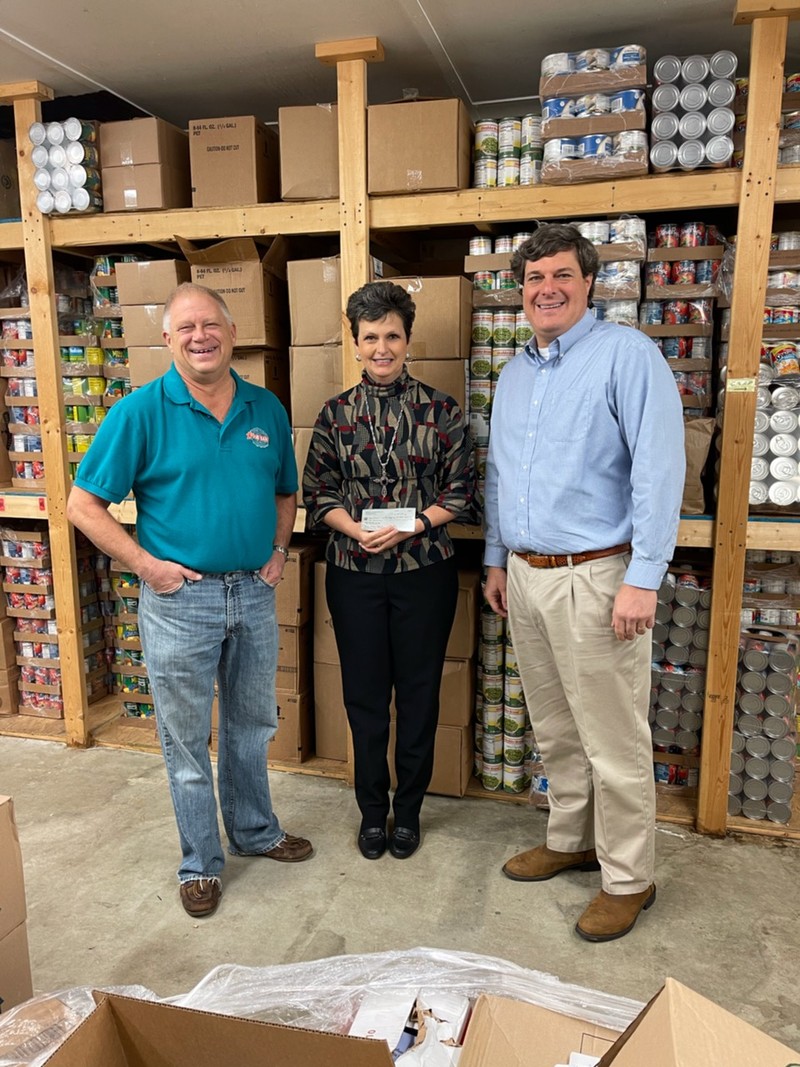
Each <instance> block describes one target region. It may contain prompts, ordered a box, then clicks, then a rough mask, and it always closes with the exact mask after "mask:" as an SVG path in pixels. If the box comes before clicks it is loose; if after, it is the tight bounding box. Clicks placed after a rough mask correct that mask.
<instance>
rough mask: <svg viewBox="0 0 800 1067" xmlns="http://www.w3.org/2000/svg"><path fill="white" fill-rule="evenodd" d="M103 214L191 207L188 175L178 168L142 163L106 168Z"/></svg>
mask: <svg viewBox="0 0 800 1067" xmlns="http://www.w3.org/2000/svg"><path fill="white" fill-rule="evenodd" d="M102 178H103V210H104V211H152V210H157V209H162V208H177V207H189V174H188V171H184V170H181V169H180V168H179V167H176V168H173V167H171V166H168V165H164V164H161V163H140V164H136V166H132V167H103V168H102Z"/></svg>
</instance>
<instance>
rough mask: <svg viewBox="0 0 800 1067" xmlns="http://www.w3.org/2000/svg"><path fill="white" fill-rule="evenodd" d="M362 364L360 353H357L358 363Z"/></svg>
mask: <svg viewBox="0 0 800 1067" xmlns="http://www.w3.org/2000/svg"><path fill="white" fill-rule="evenodd" d="M360 362H361V356H359V354H358V352H356V363H360Z"/></svg>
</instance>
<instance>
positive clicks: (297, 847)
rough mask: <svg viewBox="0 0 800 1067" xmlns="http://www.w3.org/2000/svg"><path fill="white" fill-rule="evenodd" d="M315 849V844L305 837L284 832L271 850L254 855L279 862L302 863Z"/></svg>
mask: <svg viewBox="0 0 800 1067" xmlns="http://www.w3.org/2000/svg"><path fill="white" fill-rule="evenodd" d="M313 851H314V846H313V845H312V844H311V842H310V841H306V839H305V838H304V837H292V835H291V834H284V835H283V837H282V838H281V839H280V841H279V842H278V843H277V845H275V847H274V848H271V849H270V850H269V852H254V853H252V855H254V856H264V858H265V859H268V860H277V861H278V862H279V863H300V862H301V861H302V860H307V859H308V858H309V856H310V855H311V854H312V852H313Z"/></svg>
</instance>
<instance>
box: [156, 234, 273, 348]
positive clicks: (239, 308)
mask: <svg viewBox="0 0 800 1067" xmlns="http://www.w3.org/2000/svg"><path fill="white" fill-rule="evenodd" d="M176 239H177V241H178V244H179V245H180V248H181V251H182V252H183V254H184V256H186V259H187V260H188V261H189V263H190V264H191V269H192V281H193V282H197V283H198V284H199V285H206V286H208V288H209V289H214V290H215V291H216V292H218V293H219V294H220V296H221V297H222V298H223V299H224V301H225V303H226V304H227V305H228V309H229V311H230V313H231V315H232V317H233V321H234V322H235V323H236V331H237V336H236V344H237V345H239V346H242V347H247V346H248V345H266V346H267V348H281V347H282V346H283V345H284V343H285V337H286V329H285V322H286V285H285V282H284V280H283V278H284V276H285V271H286V241H285V239H284V238H282V237H276V238H275V239H274V240H273V241H272V243H271V244H270V246H269V248H268V249H267V250H266V251H264V249H263V248H262V247H260V246H259V245H257V244H256V242H255V241H254V240H252V238H250V237H233V238H231V239H230V240H227V241H218V242H217V243H216V244H213V245H211V246H210V247H208V248H204V249H200V248H197V247H196V245H194V244H192V243H191V241H185V240H183V239H182V238H181V237H177V238H176Z"/></svg>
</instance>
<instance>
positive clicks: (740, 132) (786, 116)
mask: <svg viewBox="0 0 800 1067" xmlns="http://www.w3.org/2000/svg"><path fill="white" fill-rule="evenodd" d="M748 95H749V79H748V78H737V79H736V99H735V100H734V110H735V111H736V125H735V127H734V136H733V141H734V153H733V155H734V164H735V165H736V166H738V167H741V166H742V165H743V163H744V134H745V131H746V130H747V101H748ZM798 163H800V74H799V73H793V74H787V75H786V76H785V78H784V92H783V100H782V103H781V115H780V129H779V131H778V166H784V167H785V166H796V165H797V164H798Z"/></svg>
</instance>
